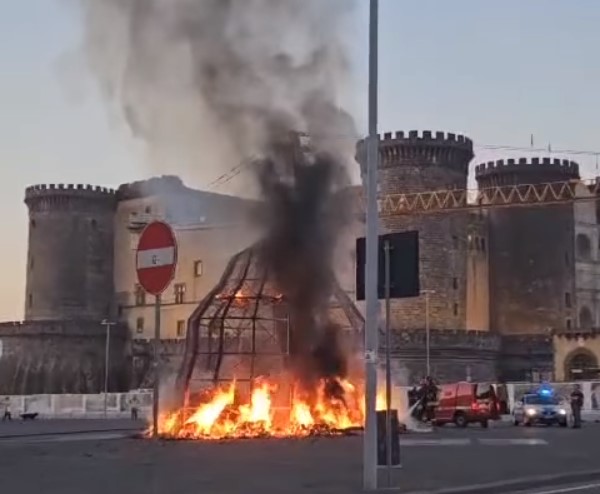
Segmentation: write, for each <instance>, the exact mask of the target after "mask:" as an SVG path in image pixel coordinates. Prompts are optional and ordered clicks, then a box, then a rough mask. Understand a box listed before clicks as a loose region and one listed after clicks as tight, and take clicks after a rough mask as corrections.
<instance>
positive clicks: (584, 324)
mask: <svg viewBox="0 0 600 494" xmlns="http://www.w3.org/2000/svg"><path fill="white" fill-rule="evenodd" d="M579 327H580V328H581V329H591V328H593V327H594V316H593V315H592V311H591V310H590V309H589V307H587V306H585V305H584V306H582V307H581V308H580V309H579Z"/></svg>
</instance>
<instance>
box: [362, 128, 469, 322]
mask: <svg viewBox="0 0 600 494" xmlns="http://www.w3.org/2000/svg"><path fill="white" fill-rule="evenodd" d="M365 152H366V146H365V143H364V141H361V142H360V143H359V144H358V152H357V158H358V160H359V161H361V162H362V163H364V158H365V156H366V154H365ZM379 153H380V163H379V192H380V196H381V197H384V196H387V195H394V194H403V193H414V192H428V191H434V190H437V191H439V190H448V189H464V188H466V187H467V175H468V169H469V162H470V161H471V159H472V158H473V142H472V141H471V140H470V139H468V138H467V137H464V136H462V135H456V134H452V133H444V132H431V131H423V132H418V131H415V130H413V131H410V132H408V133H405V132H396V133H394V134H392V133H386V134H383V136H382V137H381V138H380V140H379ZM467 223H468V215H466V214H464V213H460V212H458V213H456V212H455V213H452V214H446V213H444V212H443V211H442V212H440V213H436V214H426V215H420V214H383V215H382V217H381V224H382V227H383V230H385V231H387V232H395V231H405V230H413V229H415V230H418V231H419V238H420V245H419V247H420V256H421V260H420V272H421V288H422V289H423V290H428V291H432V292H433V293H430V294H429V295H428V297H429V321H430V328H431V329H434V330H464V329H467V328H466V314H467V311H466V281H467V263H466V258H467V249H468V243H467ZM392 317H393V322H392V324H393V328H394V329H395V330H423V329H424V328H425V296H421V297H419V298H415V299H407V300H402V301H395V302H394V303H393V304H392Z"/></svg>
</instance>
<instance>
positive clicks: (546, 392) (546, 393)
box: [539, 388, 553, 396]
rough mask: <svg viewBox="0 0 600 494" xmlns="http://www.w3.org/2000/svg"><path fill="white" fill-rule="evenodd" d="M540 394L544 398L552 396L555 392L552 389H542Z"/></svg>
mask: <svg viewBox="0 0 600 494" xmlns="http://www.w3.org/2000/svg"><path fill="white" fill-rule="evenodd" d="M539 394H540V395H542V396H552V394H553V392H552V390H551V389H548V388H542V389H540V391H539Z"/></svg>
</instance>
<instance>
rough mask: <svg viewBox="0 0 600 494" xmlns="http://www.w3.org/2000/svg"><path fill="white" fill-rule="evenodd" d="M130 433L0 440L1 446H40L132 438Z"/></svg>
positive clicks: (75, 434) (96, 433) (59, 435)
mask: <svg viewBox="0 0 600 494" xmlns="http://www.w3.org/2000/svg"><path fill="white" fill-rule="evenodd" d="M130 436H131V433H128V432H95V433H85V432H83V433H74V434H56V435H51V436H39V437H35V436H28V437H18V436H15V437H7V438H2V439H0V446H1V445H3V444H39V443H62V442H75V441H107V440H112V439H124V438H126V437H130Z"/></svg>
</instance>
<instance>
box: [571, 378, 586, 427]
mask: <svg viewBox="0 0 600 494" xmlns="http://www.w3.org/2000/svg"><path fill="white" fill-rule="evenodd" d="M582 408H583V393H582V392H581V386H580V385H579V384H576V385H575V389H573V391H572V392H571V413H572V414H573V429H580V428H581V409H582Z"/></svg>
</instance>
